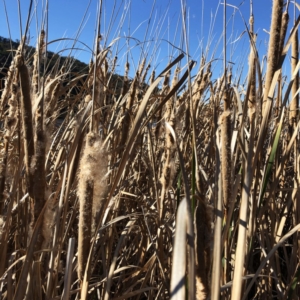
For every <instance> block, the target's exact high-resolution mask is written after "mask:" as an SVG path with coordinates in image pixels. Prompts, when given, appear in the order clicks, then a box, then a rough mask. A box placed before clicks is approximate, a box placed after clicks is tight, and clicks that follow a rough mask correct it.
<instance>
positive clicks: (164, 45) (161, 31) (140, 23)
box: [0, 0, 272, 70]
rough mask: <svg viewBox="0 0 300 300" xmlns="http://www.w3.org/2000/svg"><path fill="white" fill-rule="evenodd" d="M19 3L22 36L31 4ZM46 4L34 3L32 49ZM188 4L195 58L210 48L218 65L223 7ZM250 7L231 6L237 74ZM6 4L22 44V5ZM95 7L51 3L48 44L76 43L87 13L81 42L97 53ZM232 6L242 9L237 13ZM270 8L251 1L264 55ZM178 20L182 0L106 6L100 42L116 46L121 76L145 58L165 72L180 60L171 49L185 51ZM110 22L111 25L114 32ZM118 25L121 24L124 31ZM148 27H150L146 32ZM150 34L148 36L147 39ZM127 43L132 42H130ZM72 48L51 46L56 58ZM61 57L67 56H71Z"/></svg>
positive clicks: (243, 59)
mask: <svg viewBox="0 0 300 300" xmlns="http://www.w3.org/2000/svg"><path fill="white" fill-rule="evenodd" d="M20 2H21V17H22V30H23V31H24V29H25V24H26V19H27V13H28V8H29V3H30V1H29V0H21V1H20ZM45 2H46V1H45V0H34V4H35V5H34V9H35V8H36V13H35V14H34V15H33V17H32V19H31V25H30V32H29V35H30V39H31V40H30V43H31V44H32V45H35V43H36V38H37V28H40V26H41V21H42V18H43V14H42V6H43V5H45ZM89 2H90V6H89V8H88V4H89ZM184 2H185V3H186V8H187V16H188V20H187V23H188V29H189V36H188V40H189V50H190V51H189V53H190V56H191V58H192V59H195V60H197V61H199V58H200V56H201V53H202V52H203V51H205V49H206V47H207V45H210V50H209V53H208V54H207V57H208V59H211V58H212V54H213V52H214V50H215V49H216V51H215V55H214V58H215V59H219V60H217V61H219V62H220V61H221V57H222V54H221V53H222V43H223V42H222V39H221V37H222V30H223V17H222V14H223V4H222V2H221V1H219V0H186V1H184ZM249 2H250V1H249V0H245V1H243V0H231V1H230V0H228V1H227V4H228V7H227V18H228V26H227V37H228V46H227V51H228V56H227V59H228V60H231V61H232V62H233V63H234V64H235V65H234V66H235V68H237V69H241V68H242V66H243V64H245V63H247V56H248V51H249V39H248V37H247V34H244V35H242V34H243V32H244V31H245V26H244V23H243V19H242V17H241V14H242V16H243V18H244V19H245V21H246V22H247V23H248V20H249V13H250V4H249ZM5 3H6V7H7V14H8V20H9V26H10V31H11V36H12V39H14V40H15V39H20V27H19V14H18V1H17V0H5ZM1 5H2V7H1V8H0V35H1V36H4V37H9V31H8V26H7V22H6V17H5V13H4V5H3V1H2V3H1ZM97 5H98V0H91V1H90V0H49V27H48V42H50V41H54V40H57V39H60V38H75V37H76V36H77V34H78V29H79V28H80V24H81V22H82V20H83V16H84V14H85V11H87V14H86V17H85V19H84V21H83V24H84V26H83V28H82V29H81V32H80V34H79V37H78V39H79V41H81V42H83V43H85V44H87V45H88V46H89V47H90V48H93V44H94V36H95V28H96V14H97ZM232 6H235V7H238V8H239V11H238V10H236V9H234V8H233V7H232ZM271 7H272V1H271V0H253V9H254V15H255V31H256V32H257V34H258V39H257V41H258V45H259V46H258V48H259V50H260V51H261V53H266V49H267V43H268V34H267V32H266V31H268V30H269V28H270V18H271ZM180 16H181V1H180V0H156V1H153V0H131V1H129V0H124V1H122V0H116V1H114V0H103V10H102V18H101V34H102V35H103V37H104V38H103V41H102V42H101V43H102V46H104V45H105V44H106V45H109V44H110V43H112V41H114V42H113V46H112V48H111V49H112V56H114V55H117V56H118V58H119V68H120V69H121V70H123V66H122V64H123V65H124V62H125V60H126V59H127V56H128V59H129V60H130V61H131V63H132V65H131V70H132V69H134V66H135V65H137V63H138V60H139V59H140V58H141V56H143V55H146V56H147V61H151V65H153V67H155V68H156V69H158V70H159V69H160V68H163V67H165V66H166V64H167V62H168V61H169V60H170V59H171V58H172V57H174V56H176V55H178V53H179V52H178V50H176V48H175V47H172V44H174V45H175V46H176V47H179V48H183V49H184V50H185V45H183V44H182V35H181V33H182V19H181V18H180ZM150 17H151V19H150ZM111 20H113V22H112V26H111V28H110V25H109V24H110V21H111ZM149 20H150V21H149ZM122 21H123V22H122ZM120 24H123V26H122V27H121V28H120V26H119V25H120ZM148 24H150V26H149V29H148V31H147V26H148ZM212 26H213V28H212ZM109 28H110V30H109ZM38 30H39V29H38ZM146 32H147V36H145V35H146ZM241 35H242V36H241ZM128 37H132V38H131V39H129V38H128ZM144 41H146V42H144ZM147 41H148V42H147ZM149 41H150V42H149ZM167 41H169V42H167ZM72 46H73V42H72V41H60V42H55V43H51V45H50V46H49V49H50V50H51V51H55V52H57V51H61V50H62V49H66V48H69V47H72ZM76 47H78V48H82V49H84V48H85V47H84V46H83V45H82V44H80V43H77V44H76ZM63 53H64V55H68V50H66V51H64V52H63ZM72 56H75V57H76V58H78V59H80V60H82V61H84V62H88V61H89V60H90V59H91V53H90V51H89V50H88V49H84V50H77V51H76V52H72ZM216 64H217V63H216Z"/></svg>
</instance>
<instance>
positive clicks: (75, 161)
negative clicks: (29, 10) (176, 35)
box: [0, 0, 300, 300]
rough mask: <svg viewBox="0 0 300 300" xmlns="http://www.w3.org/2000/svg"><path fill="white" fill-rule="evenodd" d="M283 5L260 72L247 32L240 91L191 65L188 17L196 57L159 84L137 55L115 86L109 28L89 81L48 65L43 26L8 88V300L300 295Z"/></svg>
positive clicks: (2, 242) (293, 43)
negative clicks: (131, 73) (135, 63)
mask: <svg viewBox="0 0 300 300" xmlns="http://www.w3.org/2000/svg"><path fill="white" fill-rule="evenodd" d="M182 4H183V3H182ZM288 4H289V3H288ZM288 4H284V3H283V1H282V0H274V1H273V12H272V23H271V29H270V41H269V49H268V53H266V56H267V60H266V61H265V62H266V66H264V67H262V66H261V64H262V61H263V58H262V57H261V56H260V55H259V54H258V51H257V48H256V39H257V37H256V35H255V22H254V15H252V14H251V15H250V20H249V24H248V25H246V24H245V30H246V29H247V36H248V40H249V51H248V55H249V59H248V75H247V77H246V79H245V84H242V83H241V81H239V80H235V81H233V79H232V78H233V77H234V78H239V76H240V74H231V71H230V70H231V69H230V68H229V67H228V66H227V65H226V60H225V64H224V66H225V70H224V71H225V72H224V73H223V75H222V76H221V77H219V76H218V75H216V74H213V71H212V70H213V66H214V60H213V58H211V59H209V58H208V57H206V56H205V55H203V56H202V59H201V61H200V62H199V63H198V66H197V64H196V62H195V61H193V60H192V59H191V58H190V57H189V56H187V55H186V54H185V53H186V52H188V40H187V34H186V30H185V23H184V22H185V21H186V20H185V14H184V9H182V19H183V26H182V28H183V30H182V36H183V39H185V43H186V45H187V47H186V48H185V49H182V51H181V53H178V55H177V57H176V56H174V58H173V59H172V60H171V61H169V62H168V63H166V65H165V69H164V70H163V71H162V72H161V73H160V74H157V70H155V68H152V67H151V66H150V63H149V62H148V61H147V57H146V56H145V57H142V56H141V57H142V59H141V60H140V63H139V66H138V67H137V68H136V72H135V74H134V76H133V78H130V77H129V71H130V68H131V65H130V60H127V61H126V63H125V66H124V70H125V71H124V74H119V76H114V74H115V68H116V64H117V63H118V58H117V57H115V56H113V55H112V53H113V51H112V50H111V49H112V48H113V47H115V46H117V44H114V43H115V42H113V43H112V44H111V45H110V46H109V47H104V46H103V45H105V44H106V42H105V43H102V42H103V41H101V38H98V37H100V32H99V27H100V26H99V24H98V33H97V42H96V44H97V46H95V50H94V56H93V60H92V61H91V63H90V65H89V68H87V69H86V71H84V70H83V71H82V73H80V74H74V73H72V59H67V60H65V63H64V64H63V65H60V64H59V61H58V62H57V64H56V65H55V67H54V68H53V69H51V70H49V69H48V68H47V63H49V62H48V61H47V60H46V59H45V52H46V51H47V42H46V39H45V31H44V29H45V28H43V29H42V30H41V32H40V36H39V39H38V42H37V47H36V50H35V53H34V54H33V55H34V56H33V59H32V57H31V55H32V53H28V47H27V45H26V43H25V39H23V41H21V42H20V46H19V48H18V50H17V51H16V52H14V58H13V61H12V64H11V66H10V68H9V70H7V73H6V80H5V86H4V89H3V90H2V91H1V105H0V117H1V124H2V128H1V131H0V139H1V144H0V151H1V165H0V253H1V260H0V298H1V299H9V300H10V299H15V300H19V299H105V300H108V299H114V300H117V299H136V300H138V299H153V300H154V299H180V300H182V299H185V297H187V298H188V299H214V300H215V299H235V300H240V299H298V295H299V294H300V289H299V279H300V265H299V264H300V242H299V241H300V240H299V238H300V235H299V229H300V219H299V218H300V193H299V180H300V176H299V147H300V143H299V113H298V111H299V95H298V92H299V91H298V89H299V80H298V73H299V66H300V65H299V61H298V56H299V46H298V25H299V19H297V20H294V21H289V18H288V7H287V5H288ZM290 5H292V4H290ZM297 5H298V4H297ZM99 15H100V14H99ZM28 19H29V18H28ZM290 19H293V18H290ZM289 22H292V23H293V24H292V25H290V26H291V27H292V29H291V31H288V30H287V25H288V24H289ZM225 24H226V22H225ZM49 30H51V28H49ZM101 43H102V44H101ZM100 44H101V47H100ZM225 44H226V43H225ZM289 57H290V58H291V59H290V61H289V60H288V58H289ZM287 64H290V69H291V72H292V75H290V74H284V73H283V66H284V65H287ZM285 69H286V68H285ZM191 74H195V75H193V76H192V75H191Z"/></svg>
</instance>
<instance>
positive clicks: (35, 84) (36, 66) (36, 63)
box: [32, 30, 45, 96]
mask: <svg viewBox="0 0 300 300" xmlns="http://www.w3.org/2000/svg"><path fill="white" fill-rule="evenodd" d="M44 47H45V31H44V30H42V31H41V33H40V37H39V40H38V44H37V46H36V51H35V53H34V55H33V63H32V66H33V71H32V89H33V94H34V95H35V96H36V95H37V94H38V93H39V80H40V65H41V64H40V62H41V57H42V54H43V49H44Z"/></svg>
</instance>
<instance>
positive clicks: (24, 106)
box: [15, 54, 35, 225]
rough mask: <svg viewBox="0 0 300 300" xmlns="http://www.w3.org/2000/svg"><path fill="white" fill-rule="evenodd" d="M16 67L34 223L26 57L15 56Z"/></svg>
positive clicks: (27, 179)
mask: <svg viewBox="0 0 300 300" xmlns="http://www.w3.org/2000/svg"><path fill="white" fill-rule="evenodd" d="M15 60H16V67H17V68H18V71H19V77H20V84H21V105H20V106H21V119H22V129H23V141H24V161H25V171H26V183H27V190H28V193H29V196H30V202H31V206H32V209H31V213H32V216H31V225H33V222H35V220H34V203H33V201H34V195H33V186H34V178H33V175H32V173H31V163H32V159H33V156H34V140H33V139H34V134H33V124H32V102H31V91H30V88H31V86H30V81H29V73H28V69H27V66H26V65H25V61H24V57H23V56H22V55H21V54H18V55H17V56H16V58H15Z"/></svg>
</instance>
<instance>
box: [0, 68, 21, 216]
mask: <svg viewBox="0 0 300 300" xmlns="http://www.w3.org/2000/svg"><path fill="white" fill-rule="evenodd" d="M17 92H18V85H17V72H16V73H15V76H14V78H13V83H12V87H11V97H10V99H9V100H8V105H9V111H8V115H7V117H6V120H5V135H4V149H3V152H2V153H1V156H2V157H1V165H0V215H1V214H2V213H3V208H4V199H5V195H4V190H5V181H6V178H7V176H6V172H7V167H8V155H9V151H8V147H9V143H10V140H11V138H12V137H13V135H14V131H15V127H16V125H17V122H18V121H17V120H18V101H17Z"/></svg>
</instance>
